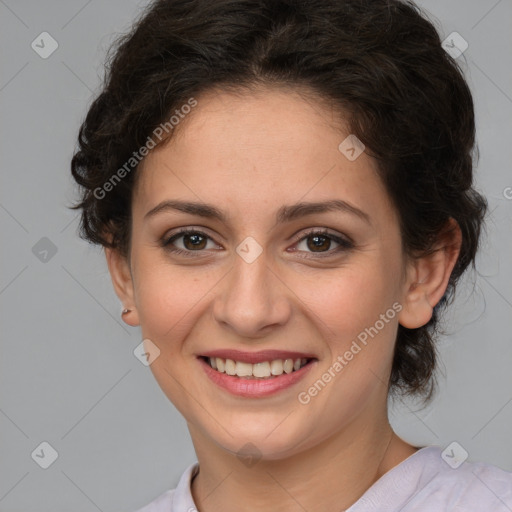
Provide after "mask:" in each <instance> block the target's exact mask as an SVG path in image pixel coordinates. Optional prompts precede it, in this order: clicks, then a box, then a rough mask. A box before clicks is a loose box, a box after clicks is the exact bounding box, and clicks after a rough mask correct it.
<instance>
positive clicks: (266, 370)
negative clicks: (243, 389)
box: [208, 357, 308, 379]
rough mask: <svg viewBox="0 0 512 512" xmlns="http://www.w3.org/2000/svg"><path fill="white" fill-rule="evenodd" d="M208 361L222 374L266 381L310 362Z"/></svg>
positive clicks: (219, 359)
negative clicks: (252, 362) (253, 362)
mask: <svg viewBox="0 0 512 512" xmlns="http://www.w3.org/2000/svg"><path fill="white" fill-rule="evenodd" d="M208 361H209V363H210V366H211V367H212V368H213V369H214V370H217V371H218V372H220V373H227V374H228V375H236V376H238V377H244V378H249V379H251V378H260V379H265V378H269V377H271V376H278V375H282V374H283V373H292V372H294V371H297V370H299V369H300V368H302V367H303V366H304V365H305V364H306V363H307V362H308V360H307V359H306V358H302V359H301V358H297V359H295V360H294V359H285V360H283V359H274V360H272V361H264V362H261V363H255V364H251V363H243V362H241V361H233V359H222V358H220V357H210V358H208Z"/></svg>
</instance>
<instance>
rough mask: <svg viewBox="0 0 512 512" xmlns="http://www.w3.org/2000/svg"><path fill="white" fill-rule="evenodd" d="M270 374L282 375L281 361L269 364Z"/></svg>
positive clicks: (276, 360) (277, 360)
mask: <svg viewBox="0 0 512 512" xmlns="http://www.w3.org/2000/svg"><path fill="white" fill-rule="evenodd" d="M270 373H271V374H272V375H281V374H282V373H283V361H281V359H275V360H274V361H272V362H271V363H270Z"/></svg>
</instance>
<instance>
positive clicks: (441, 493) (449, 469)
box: [406, 447, 512, 512]
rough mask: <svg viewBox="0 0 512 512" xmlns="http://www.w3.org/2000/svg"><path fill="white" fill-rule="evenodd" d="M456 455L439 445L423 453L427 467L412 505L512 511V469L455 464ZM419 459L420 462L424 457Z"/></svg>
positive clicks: (467, 511)
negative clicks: (510, 470) (453, 460)
mask: <svg viewBox="0 0 512 512" xmlns="http://www.w3.org/2000/svg"><path fill="white" fill-rule="evenodd" d="M453 458H454V457H453V451H451V452H446V450H445V451H442V450H441V448H439V447H430V448H429V449H428V450H426V451H425V452H424V462H425V463H426V466H425V467H424V472H423V475H422V479H421V480H422V482H421V485H419V486H418V489H417V492H416V493H415V494H414V497H413V498H412V500H411V504H412V503H414V504H418V505H419V504H420V503H422V504H423V503H424V504H425V505H427V503H428V506H429V507H432V505H436V506H435V507H434V508H435V509H436V510H439V511H441V510H443V511H444V510H450V511H452V510H453V511H465V512H470V511H478V512H480V511H481V510H492V511H493V512H502V511H503V512H510V510H512V472H509V471H505V470H504V469H501V468H499V467H497V466H494V465H492V464H487V463H484V462H469V461H464V462H462V463H459V462H455V463H453V462H452V461H451V460H450V459H453ZM418 459H419V460H418V462H421V457H419V458H418ZM406 510H409V508H406ZM410 510H411V511H413V510H416V508H414V506H413V507H411V508H410ZM417 510H423V509H421V508H417ZM425 510H427V508H425ZM428 510H430V509H428Z"/></svg>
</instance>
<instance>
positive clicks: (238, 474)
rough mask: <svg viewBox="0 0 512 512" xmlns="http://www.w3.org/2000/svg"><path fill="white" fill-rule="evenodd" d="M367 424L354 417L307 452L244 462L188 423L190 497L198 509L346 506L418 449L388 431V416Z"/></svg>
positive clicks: (203, 511) (241, 511)
mask: <svg viewBox="0 0 512 512" xmlns="http://www.w3.org/2000/svg"><path fill="white" fill-rule="evenodd" d="M363 425H364V423H363ZM367 425H368V424H366V426H365V427H361V424H360V423H359V422H357V425H349V426H348V427H347V428H346V429H344V430H343V431H342V432H339V433H338V434H337V435H335V436H333V437H331V438H328V439H325V440H324V441H322V442H321V443H319V444H316V445H315V446H313V447H312V448H310V449H308V450H306V451H301V452H300V453H297V454H294V455H292V456H290V457H287V458H285V459H279V460H265V459H261V460H259V461H258V462H257V463H256V464H254V465H251V466H249V467H248V466H245V465H244V464H242V463H241V462H240V460H238V458H237V457H235V456H233V455H232V454H231V453H229V452H227V451H226V450H223V449H222V448H220V447H219V446H218V445H215V446H214V445H213V443H211V441H210V442H206V441H205V439H204V438H203V439H201V440H200V439H199V438H200V437H201V436H200V435H199V433H198V432H197V431H196V430H195V429H193V428H192V427H191V425H189V428H191V434H192V438H193V441H194V446H195V448H196V454H197V457H198V461H199V467H200V472H199V474H198V475H197V476H196V478H194V480H193V482H192V486H191V488H192V496H193V499H194V502H195V503H196V506H197V508H198V510H199V512H213V511H216V510H224V511H226V512H229V511H231V510H233V511H234V510H236V511H237V512H244V511H247V512H249V511H251V512H254V511H267V510H272V511H275V512H280V511H285V510H286V511H290V510H297V511H303V510H308V512H317V511H318V512H320V511H324V510H345V509H347V508H349V507H350V506H351V505H352V504H353V503H355V502H356V501H357V500H358V499H359V498H360V497H361V496H362V495H363V494H364V492H365V491H366V490H367V489H368V488H369V487H371V486H372V485H373V483H375V482H376V481H377V480H378V479H379V478H380V477H381V476H382V475H384V474H385V473H386V472H388V471H389V470H390V469H392V468H393V467H395V466H396V465H397V464H399V463H400V462H402V461H403V460H404V459H406V458H407V457H409V456H410V455H412V454H413V453H414V452H415V451H416V450H417V449H416V448H414V447H412V446H411V445H409V444H407V443H406V442H404V441H403V440H402V439H400V438H399V437H398V436H397V435H396V434H395V433H394V432H393V430H392V429H391V426H390V425H389V422H388V421H387V417H386V418H385V421H382V422H380V423H376V424H373V425H372V426H371V427H368V426H367ZM198 437H199V438H198Z"/></svg>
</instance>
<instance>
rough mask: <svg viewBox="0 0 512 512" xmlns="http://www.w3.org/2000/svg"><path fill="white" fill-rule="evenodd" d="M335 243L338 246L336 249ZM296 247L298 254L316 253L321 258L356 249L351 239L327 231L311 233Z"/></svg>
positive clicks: (303, 237) (301, 239) (300, 240)
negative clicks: (333, 245)
mask: <svg viewBox="0 0 512 512" xmlns="http://www.w3.org/2000/svg"><path fill="white" fill-rule="evenodd" d="M333 243H334V244H336V247H334V248H332V244H333ZM296 245H297V249H296V252H303V253H306V254H308V253H309V254H311V253H316V254H318V256H319V257H323V256H332V255H335V254H338V253H340V252H342V251H347V250H349V249H352V248H354V243H353V242H352V241H351V240H350V239H348V238H342V237H341V236H338V235H335V234H332V233H329V232H328V231H327V230H322V231H311V232H309V233H307V234H306V235H305V236H302V238H300V239H299V241H298V243H297V244H296ZM301 246H302V247H301ZM305 257H309V256H305Z"/></svg>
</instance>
